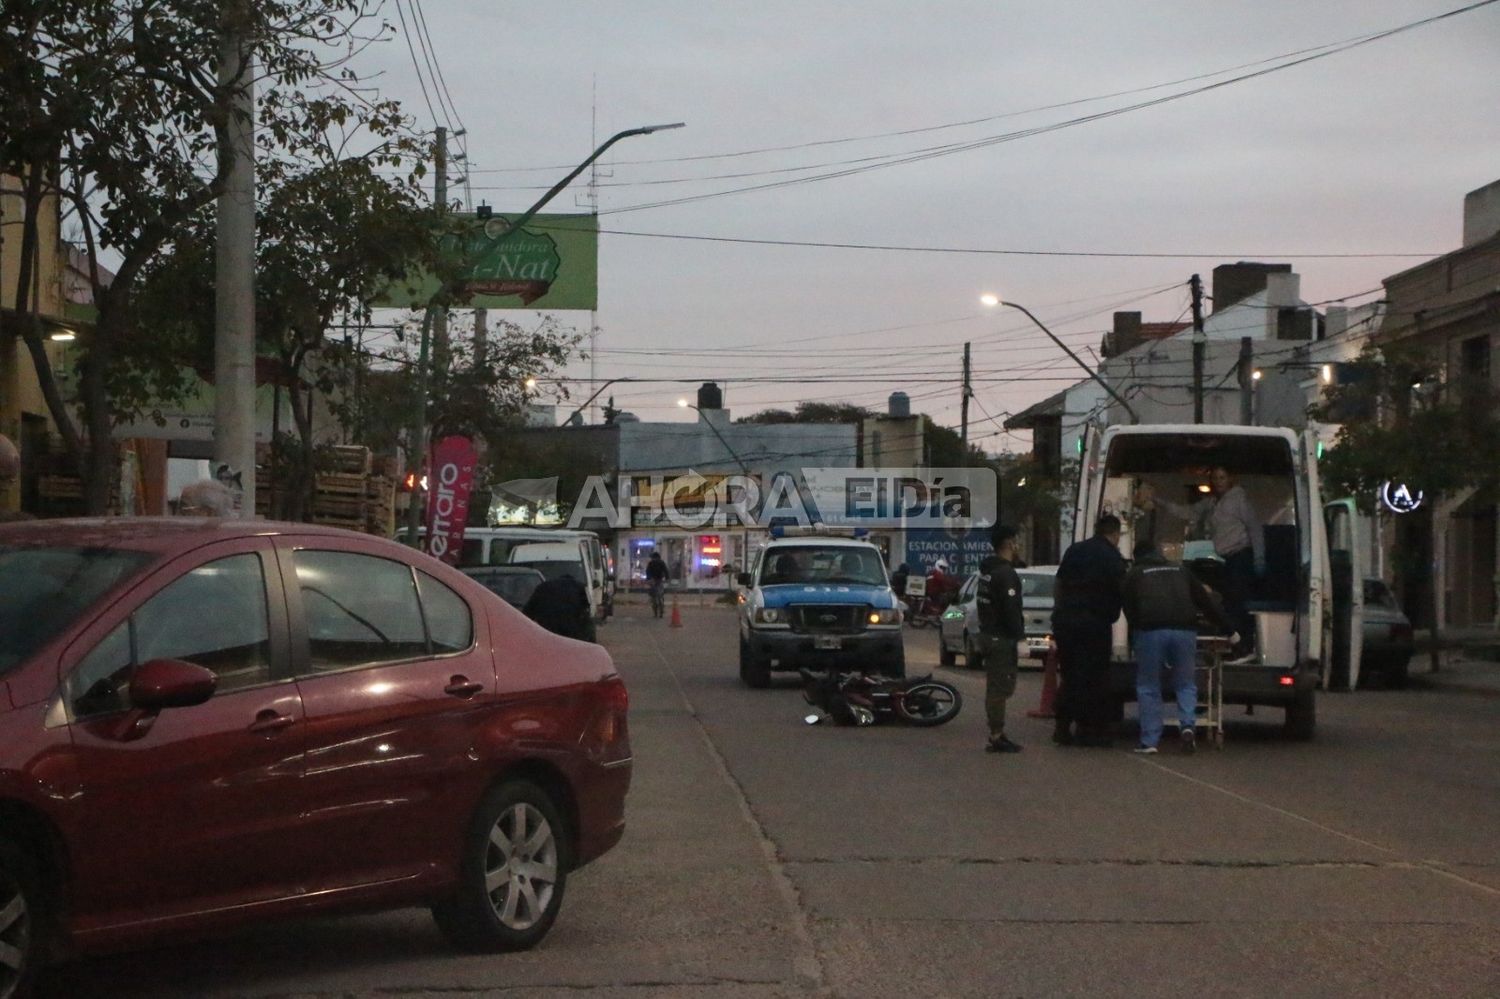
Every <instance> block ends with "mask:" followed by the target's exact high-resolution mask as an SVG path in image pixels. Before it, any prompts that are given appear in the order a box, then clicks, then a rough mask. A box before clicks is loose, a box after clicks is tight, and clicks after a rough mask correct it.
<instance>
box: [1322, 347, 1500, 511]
mask: <svg viewBox="0 0 1500 999" xmlns="http://www.w3.org/2000/svg"><path fill="white" fill-rule="evenodd" d="M1339 381H1340V384H1337V385H1334V386H1330V388H1329V391H1328V393H1327V396H1326V398H1325V400H1324V402H1323V403H1322V404H1320V405H1318V406H1315V407H1313V408H1312V410H1311V415H1312V416H1313V418H1314V419H1317V420H1320V421H1322V422H1325V423H1335V424H1339V430H1338V433H1337V435H1336V436H1335V438H1334V444H1333V447H1332V449H1331V450H1329V451H1328V453H1327V454H1326V455H1325V456H1324V460H1323V462H1322V464H1321V467H1320V474H1321V477H1322V478H1323V480H1324V482H1325V488H1324V492H1325V494H1326V495H1330V496H1333V495H1340V494H1343V495H1348V496H1353V497H1356V499H1357V500H1358V502H1359V504H1360V506H1361V507H1363V508H1364V509H1365V510H1367V511H1368V510H1369V509H1371V508H1372V507H1373V505H1374V503H1375V497H1376V495H1377V492H1378V490H1379V488H1380V486H1381V484H1382V483H1384V482H1387V481H1392V480H1394V481H1399V482H1405V483H1407V484H1408V485H1410V486H1413V487H1416V488H1419V489H1421V490H1423V491H1424V492H1426V493H1427V494H1429V495H1434V496H1436V495H1442V494H1452V493H1456V492H1459V491H1461V490H1464V489H1469V488H1478V489H1482V490H1485V491H1488V492H1493V491H1495V489H1496V487H1497V486H1500V419H1497V417H1496V415H1495V409H1494V406H1493V405H1492V404H1491V401H1490V399H1491V397H1490V394H1489V386H1488V384H1485V383H1483V382H1482V380H1481V382H1480V383H1478V384H1468V383H1467V382H1466V381H1465V380H1464V379H1463V378H1462V377H1449V378H1448V379H1446V380H1444V379H1443V377H1442V370H1441V366H1440V365H1437V364H1435V363H1434V362H1433V361H1432V359H1431V357H1430V356H1429V355H1427V354H1426V353H1424V352H1422V351H1421V350H1420V349H1418V348H1416V347H1411V346H1405V345H1394V346H1392V345H1385V346H1382V347H1378V348H1377V347H1376V346H1374V345H1371V346H1367V347H1366V348H1365V349H1364V351H1363V352H1361V354H1360V356H1359V357H1358V358H1357V359H1356V360H1355V361H1353V362H1351V363H1349V364H1346V365H1344V366H1343V368H1342V370H1341V372H1340V379H1339Z"/></svg>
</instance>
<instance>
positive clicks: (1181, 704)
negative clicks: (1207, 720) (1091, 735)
mask: <svg viewBox="0 0 1500 999" xmlns="http://www.w3.org/2000/svg"><path fill="white" fill-rule="evenodd" d="M1122 599H1123V603H1124V605H1125V618H1126V620H1128V621H1129V622H1130V626H1131V630H1132V631H1133V632H1134V636H1135V696H1136V702H1137V703H1138V704H1139V705H1140V715H1141V744H1140V745H1139V746H1137V747H1136V750H1135V751H1136V752H1137V753H1155V752H1156V747H1157V744H1158V743H1160V742H1161V727H1162V704H1161V680H1162V676H1161V673H1162V666H1163V665H1165V666H1166V667H1167V668H1168V669H1170V670H1171V681H1172V690H1173V692H1174V693H1175V694H1176V697H1177V718H1178V726H1179V728H1178V731H1179V733H1180V737H1181V739H1182V748H1183V749H1184V750H1186V751H1187V752H1189V753H1191V752H1192V751H1193V749H1194V747H1195V746H1196V745H1197V743H1196V736H1195V735H1194V725H1196V723H1197V707H1198V685H1197V679H1196V674H1197V665H1198V614H1199V612H1200V611H1201V612H1202V613H1203V615H1204V616H1205V617H1207V618H1208V619H1209V620H1210V621H1211V622H1213V623H1214V624H1215V625H1217V626H1218V627H1219V628H1220V629H1221V630H1222V631H1223V632H1224V633H1225V634H1231V633H1232V632H1233V631H1234V627H1233V625H1232V624H1231V623H1230V620H1229V618H1228V616H1227V615H1226V614H1225V613H1224V611H1223V610H1221V609H1220V607H1219V605H1218V604H1217V603H1216V602H1215V601H1214V598H1213V596H1212V595H1211V594H1210V593H1209V592H1208V590H1207V589H1206V588H1205V587H1204V585H1203V584H1202V583H1200V582H1198V580H1197V578H1196V577H1194V576H1193V573H1192V571H1191V570H1190V569H1188V568H1187V567H1186V566H1182V565H1173V564H1172V563H1170V562H1168V561H1167V560H1166V558H1164V557H1163V556H1162V554H1161V552H1160V551H1159V550H1157V548H1156V546H1155V545H1151V544H1140V545H1137V546H1136V549H1135V565H1133V566H1131V569H1130V572H1128V573H1127V574H1126V576H1125V585H1124V588H1123V594H1122ZM1236 637H1238V636H1234V637H1231V639H1230V642H1231V644H1233V642H1234V640H1235V638H1236Z"/></svg>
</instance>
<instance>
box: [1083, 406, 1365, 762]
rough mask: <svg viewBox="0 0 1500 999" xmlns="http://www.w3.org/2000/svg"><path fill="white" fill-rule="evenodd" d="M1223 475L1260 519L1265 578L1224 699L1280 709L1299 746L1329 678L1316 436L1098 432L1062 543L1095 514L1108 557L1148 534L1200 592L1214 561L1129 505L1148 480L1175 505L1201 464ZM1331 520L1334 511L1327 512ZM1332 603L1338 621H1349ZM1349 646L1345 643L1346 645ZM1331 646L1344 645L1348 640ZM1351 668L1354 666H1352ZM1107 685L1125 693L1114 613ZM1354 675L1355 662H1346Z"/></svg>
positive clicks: (1123, 641)
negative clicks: (1112, 543) (1108, 536)
mask: <svg viewBox="0 0 1500 999" xmlns="http://www.w3.org/2000/svg"><path fill="white" fill-rule="evenodd" d="M1218 467H1222V468H1225V469H1226V470H1227V471H1228V472H1229V473H1230V475H1232V476H1233V477H1234V478H1235V480H1236V481H1237V482H1238V483H1239V484H1240V485H1241V486H1243V487H1244V489H1245V493H1246V496H1247V498H1248V499H1249V501H1250V504H1251V506H1252V507H1253V508H1254V509H1255V511H1256V513H1257V514H1258V515H1259V519H1260V520H1261V522H1262V524H1264V525H1265V526H1264V528H1263V531H1264V542H1265V558H1266V572H1265V575H1264V576H1263V577H1262V578H1261V580H1260V581H1259V587H1258V591H1257V592H1256V593H1254V594H1253V598H1252V599H1251V600H1249V601H1247V603H1246V607H1247V609H1248V610H1249V611H1250V612H1251V613H1252V614H1253V616H1254V618H1255V630H1256V635H1255V638H1256V648H1257V649H1258V655H1257V656H1256V658H1255V660H1254V661H1251V662H1248V663H1244V664H1239V665H1232V666H1231V665H1226V666H1225V667H1224V702H1225V703H1226V704H1244V705H1247V706H1248V705H1268V706H1273V707H1279V708H1284V709H1285V711H1286V730H1287V732H1288V734H1290V735H1292V736H1293V737H1295V738H1301V739H1308V738H1311V737H1312V735H1313V731H1314V728H1315V727H1316V706H1315V700H1314V697H1315V693H1314V691H1315V688H1316V687H1317V686H1318V685H1319V684H1322V685H1324V686H1325V687H1327V686H1329V685H1330V680H1331V679H1333V678H1332V677H1331V675H1330V668H1331V666H1332V663H1333V656H1332V652H1333V648H1334V644H1335V643H1334V641H1333V628H1334V625H1335V621H1334V616H1333V613H1332V610H1333V607H1332V578H1333V577H1332V574H1331V572H1330V565H1329V553H1328V543H1327V532H1326V528H1325V522H1324V517H1325V511H1324V508H1323V503H1322V500H1321V497H1320V493H1319V487H1318V464H1317V440H1316V437H1315V435H1313V434H1312V433H1310V432H1309V433H1304V434H1297V433H1294V432H1293V431H1291V430H1287V429H1284V428H1279V427H1241V426H1219V425H1210V424H1199V425H1195V424H1164V425H1156V426H1117V427H1108V428H1106V429H1105V430H1104V431H1103V432H1102V433H1100V432H1097V431H1090V432H1089V434H1088V435H1087V436H1086V439H1085V445H1084V454H1083V462H1082V468H1081V471H1080V475H1079V483H1078V500H1077V505H1076V508H1075V516H1074V521H1073V539H1074V540H1075V541H1081V540H1083V539H1084V538H1086V537H1088V536H1089V535H1090V534H1091V533H1092V532H1093V527H1094V521H1095V520H1096V519H1097V518H1099V517H1100V516H1102V515H1104V514H1114V515H1115V516H1117V517H1119V518H1120V521H1121V524H1122V534H1121V538H1120V553H1121V554H1122V555H1124V556H1125V557H1126V558H1127V559H1128V558H1130V557H1131V556H1132V552H1133V551H1134V547H1135V543H1136V540H1137V539H1138V538H1139V537H1141V536H1143V534H1144V533H1146V532H1150V533H1152V535H1153V536H1154V539H1155V540H1156V542H1157V544H1158V546H1159V547H1160V548H1161V550H1162V553H1163V554H1164V555H1166V557H1167V558H1168V559H1169V560H1170V561H1174V562H1181V561H1183V560H1184V559H1186V560H1187V561H1188V562H1189V563H1190V564H1191V565H1192V567H1193V569H1194V571H1195V572H1196V573H1197V574H1198V575H1199V578H1201V579H1202V580H1203V582H1204V583H1206V584H1208V585H1209V586H1211V587H1212V586H1214V585H1215V583H1216V582H1217V579H1216V576H1217V574H1219V573H1221V572H1222V562H1221V561H1220V560H1219V559H1218V558H1217V556H1215V555H1214V554H1213V546H1212V545H1211V544H1209V543H1207V542H1206V541H1195V540H1194V539H1193V538H1191V537H1189V536H1188V535H1189V533H1190V532H1189V525H1188V522H1186V521H1183V520H1179V519H1175V518H1173V517H1170V516H1168V515H1166V514H1165V513H1164V512H1163V511H1162V505H1161V504H1158V505H1157V507H1156V510H1155V511H1150V512H1148V511H1146V510H1144V509H1138V508H1136V506H1135V498H1136V496H1137V495H1138V494H1139V493H1140V491H1141V486H1143V485H1149V486H1150V487H1151V488H1152V491H1154V493H1155V494H1156V495H1157V496H1160V497H1165V498H1167V499H1169V500H1172V501H1174V502H1176V503H1178V504H1187V503H1191V502H1193V501H1194V500H1195V499H1197V498H1199V497H1201V496H1202V495H1203V494H1204V493H1205V492H1206V491H1207V482H1208V476H1209V473H1210V471H1211V470H1212V469H1214V468H1218ZM1327 515H1328V516H1329V517H1330V519H1336V517H1337V516H1339V515H1340V511H1337V510H1333V509H1330V510H1329V511H1328V514H1327ZM1347 607H1348V605H1347V602H1344V606H1343V607H1341V608H1340V610H1341V611H1343V613H1341V615H1340V618H1341V619H1340V620H1339V621H1338V625H1339V626H1340V627H1341V628H1344V629H1349V628H1353V629H1354V634H1355V635H1357V634H1358V630H1357V626H1358V622H1357V621H1355V620H1352V619H1351V618H1350V616H1349V614H1348V610H1347ZM1356 641H1357V639H1356ZM1339 644H1341V645H1342V646H1343V647H1344V649H1348V641H1347V638H1346V641H1345V642H1343V643H1339ZM1356 662H1357V659H1356ZM1111 666H1112V668H1111V684H1112V688H1113V691H1114V694H1115V696H1116V697H1117V698H1118V699H1119V700H1120V701H1122V702H1123V701H1128V700H1133V699H1134V697H1135V664H1134V662H1133V661H1132V658H1131V654H1130V649H1129V642H1128V630H1127V627H1126V623H1125V619H1124V617H1123V615H1122V616H1121V618H1120V619H1119V620H1118V621H1116V622H1115V628H1114V654H1113V661H1112V664H1111ZM1355 668H1356V669H1357V666H1356V667H1355Z"/></svg>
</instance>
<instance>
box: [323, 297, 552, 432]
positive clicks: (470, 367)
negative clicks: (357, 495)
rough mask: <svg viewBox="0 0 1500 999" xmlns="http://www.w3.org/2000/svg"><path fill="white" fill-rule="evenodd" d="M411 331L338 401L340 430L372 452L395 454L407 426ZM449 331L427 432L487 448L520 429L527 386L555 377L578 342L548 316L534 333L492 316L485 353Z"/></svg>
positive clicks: (365, 366)
mask: <svg viewBox="0 0 1500 999" xmlns="http://www.w3.org/2000/svg"><path fill="white" fill-rule="evenodd" d="M414 326H415V323H414V322H413V323H410V324H409V328H408V330H407V331H406V334H405V337H404V340H405V342H404V343H403V344H402V345H401V346H398V347H396V348H395V349H392V350H387V351H382V352H380V353H379V354H378V355H375V356H373V357H368V358H365V359H364V360H363V361H362V362H361V363H362V367H361V368H360V370H359V377H360V379H361V382H360V387H359V390H358V391H357V392H351V393H349V394H347V395H346V396H344V397H342V398H341V399H339V400H337V402H336V410H335V411H336V413H337V414H338V415H339V417H340V419H341V420H343V421H344V423H345V425H346V426H348V427H350V428H352V429H353V430H354V432H355V434H356V436H357V437H358V438H359V440H360V441H361V442H362V443H364V444H366V445H367V446H369V447H370V448H372V449H374V450H377V451H390V450H394V448H395V446H396V444H397V443H398V442H401V441H404V440H405V438H406V431H407V429H408V428H409V427H410V425H411V416H412V400H414V399H415V398H416V382H415V377H414V372H415V368H416V359H417V353H418V351H417V338H418V336H419V334H418V331H417V330H416V329H415V328H414ZM454 332H455V334H459V335H458V336H457V337H456V338H455V342H454V345H453V347H452V351H451V357H452V360H451V363H449V364H448V365H447V366H446V367H445V368H443V369H441V370H434V371H433V372H432V373H431V376H430V378H429V379H428V392H427V398H428V400H429V403H428V408H427V426H428V428H429V429H430V432H431V436H432V437H434V438H436V437H442V436H446V435H448V434H464V435H468V436H474V437H480V438H484V439H485V440H487V441H489V442H490V444H491V446H492V447H493V446H498V445H499V444H500V443H501V442H502V441H503V439H504V437H505V435H506V434H507V433H508V432H509V431H510V430H511V429H512V428H514V427H515V426H516V425H517V424H518V423H519V420H518V417H519V415H520V414H521V413H522V411H523V410H524V409H525V406H526V403H527V402H528V401H530V400H531V396H530V390H528V389H527V388H526V380H527V379H528V378H536V379H546V378H549V377H551V376H553V375H555V374H556V372H557V371H558V370H559V369H560V368H561V367H562V366H563V365H564V364H566V363H567V361H568V359H569V358H570V357H571V356H572V355H573V352H574V350H575V349H576V348H577V346H578V343H579V341H580V339H581V335H580V334H578V333H576V332H574V331H572V330H570V329H565V328H564V327H562V326H561V325H560V324H559V323H558V322H557V321H556V320H555V319H552V318H550V317H549V318H546V319H544V320H542V322H541V323H540V325H538V326H536V327H534V328H531V329H527V328H524V327H522V326H520V325H519V324H517V323H514V322H510V321H508V320H502V321H500V322H498V323H496V322H495V321H494V320H493V318H492V319H491V322H490V329H489V333H488V335H487V336H486V338H485V345H484V350H483V351H482V352H479V351H476V350H475V347H474V344H473V341H472V339H471V338H469V337H467V336H463V335H462V331H460V330H455V331H454Z"/></svg>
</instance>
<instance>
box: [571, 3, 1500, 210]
mask: <svg viewBox="0 0 1500 999" xmlns="http://www.w3.org/2000/svg"><path fill="white" fill-rule="evenodd" d="M1496 2H1500V0H1478V2H1476V3H1471V4H1468V5H1466V6H1464V7H1459V8H1456V9H1454V10H1449V11H1446V12H1444V13H1441V14H1435V15H1433V16H1431V17H1425V18H1421V19H1419V20H1416V21H1410V22H1408V23H1406V24H1402V25H1398V26H1397V27H1394V28H1389V29H1386V30H1384V31H1379V32H1374V33H1372V34H1369V35H1364V36H1361V37H1358V38H1355V39H1353V40H1350V41H1348V42H1345V43H1341V44H1337V45H1333V46H1329V47H1326V48H1323V49H1318V50H1314V51H1313V52H1311V53H1310V54H1306V55H1302V56H1299V57H1297V58H1294V59H1290V60H1287V61H1284V62H1279V63H1277V64H1276V65H1274V66H1269V67H1266V68H1263V69H1257V70H1253V71H1251V72H1248V73H1241V74H1239V75H1237V76H1231V77H1229V78H1228V79H1225V80H1219V81H1216V82H1214V83H1209V84H1205V85H1203V86H1201V87H1194V88H1192V89H1190V90H1185V91H1180V92H1178V93H1174V94H1168V95H1166V96H1163V97H1156V98H1152V99H1150V100H1145V101H1138V102H1136V103H1134V104H1126V105H1123V106H1121V107H1117V108H1111V109H1108V110H1105V111H1099V112H1095V113H1093V114H1087V115H1080V116H1078V117H1075V118H1070V119H1065V120H1063V121H1060V122H1053V123H1051V124H1048V125H1040V126H1036V127H1034V128H1028V129H1021V130H1018V131H1015V132H1005V133H1001V134H999V135H992V136H986V137H983V138H980V139H975V140H971V141H968V142H961V143H949V144H947V145H943V146H935V147H929V148H927V149H919V150H915V151H913V152H911V153H908V154H904V155H901V156H898V157H896V158H893V159H889V160H886V161H884V162H880V163H869V164H864V165H860V166H853V167H849V168H846V169H841V170H833V171H829V172H827V173H821V174H816V175H813V176H810V177H800V178H795V179H789V180H780V181H771V182H768V183H765V184H752V185H748V186H745V187H738V188H730V189H728V190H723V191H713V192H708V193H704V194H698V195H689V196H685V197H681V198H674V199H668V200H664V201H655V202H647V203H642V204H636V205H626V206H624V207H621V208H614V209H610V210H608V211H601V212H600V213H599V214H600V215H615V214H622V213H624V212H635V211H644V210H646V209H652V208H667V207H673V206H676V205H683V204H691V203H694V202H698V201H706V200H709V199H712V198H721V197H727V196H729V195H734V194H746V193H750V192H755V191H766V190H774V189H778V188H783V187H791V186H796V185H800V184H809V183H815V182H817V181H823V180H835V179H840V178H843V177H850V176H854V175H856V174H861V173H867V172H869V171H872V170H881V169H885V168H887V167H892V166H903V165H906V164H910V163H919V162H923V161H925V160H929V159H936V158H938V157H944V156H951V155H954V154H956V153H962V152H970V151H973V150H976V149H984V148H988V147H990V146H993V145H997V144H999V143H1004V142H1013V141H1017V140H1019V139H1025V138H1032V137H1034V136H1037V135H1044V134H1047V133H1050V132H1055V131H1060V130H1062V129H1065V128H1072V127H1074V126H1078V125H1085V124H1091V123H1093V122H1097V121H1104V120H1106V119H1109V118H1114V117H1117V116H1119V115H1123V114H1129V113H1131V112H1134V111H1140V110H1144V109H1146V108H1151V107H1157V106H1159V105H1162V104H1168V103H1171V102H1173V101H1178V100H1182V99H1184V98H1187V97H1194V96H1197V95H1199V94H1204V93H1208V92H1210V91H1213V90H1218V89H1221V88H1223V87H1228V86H1232V85H1234V84H1236V83H1243V82H1245V81H1247V80H1253V79H1257V78H1259V77H1263V76H1268V75H1270V74H1272V73H1278V72H1281V71H1283V70H1286V69H1291V68H1293V67H1296V66H1301V65H1304V64H1306V63H1309V62H1313V61H1315V60H1318V59H1324V58H1327V57H1328V56H1330V55H1336V54H1339V53H1342V52H1347V51H1349V50H1350V49H1354V48H1358V47H1360V46H1364V45H1369V44H1371V43H1372V42H1376V41H1380V40H1383V39H1385V38H1389V37H1392V36H1393V35H1397V34H1401V33H1404V32H1407V31H1412V30H1414V29H1416V28H1419V27H1424V26H1426V25H1429V24H1433V23H1435V22H1437V21H1441V20H1444V19H1447V18H1451V17H1456V16H1458V15H1460V14H1465V13H1468V12H1470V11H1474V10H1478V9H1479V8H1481V7H1487V6H1490V5H1491V4H1493V3H1496Z"/></svg>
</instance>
